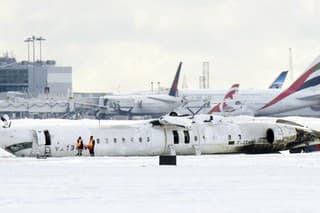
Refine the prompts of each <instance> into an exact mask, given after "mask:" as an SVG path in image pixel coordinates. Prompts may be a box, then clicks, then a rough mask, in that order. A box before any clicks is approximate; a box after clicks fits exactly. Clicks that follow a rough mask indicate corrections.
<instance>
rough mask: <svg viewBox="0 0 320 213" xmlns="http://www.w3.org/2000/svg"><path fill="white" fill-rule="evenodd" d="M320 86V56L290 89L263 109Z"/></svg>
mask: <svg viewBox="0 0 320 213" xmlns="http://www.w3.org/2000/svg"><path fill="white" fill-rule="evenodd" d="M319 85H320V56H318V57H317V58H316V59H315V60H314V61H313V62H312V63H311V64H310V65H309V66H308V68H307V69H306V71H305V72H304V73H303V74H302V75H301V76H300V77H299V78H298V79H297V80H296V81H294V82H293V83H292V84H291V85H290V86H289V87H288V89H286V90H285V91H283V92H282V93H280V94H279V95H278V96H276V97H275V98H274V99H273V100H271V101H270V102H269V103H267V104H266V105H264V106H263V107H262V108H261V109H265V108H267V107H269V106H271V105H273V104H275V103H277V102H279V101H281V100H282V99H284V98H286V97H288V96H289V95H291V94H293V93H295V92H298V91H302V90H305V89H307V88H310V87H315V86H319Z"/></svg>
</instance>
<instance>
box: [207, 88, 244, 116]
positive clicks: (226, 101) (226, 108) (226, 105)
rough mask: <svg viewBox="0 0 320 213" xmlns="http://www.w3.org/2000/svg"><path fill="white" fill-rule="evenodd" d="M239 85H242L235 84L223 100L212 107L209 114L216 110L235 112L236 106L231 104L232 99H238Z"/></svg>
mask: <svg viewBox="0 0 320 213" xmlns="http://www.w3.org/2000/svg"><path fill="white" fill-rule="evenodd" d="M239 86H240V85H239V84H233V85H232V86H231V88H230V90H229V91H228V92H227V94H226V95H225V96H224V98H223V102H222V103H218V104H216V105H215V106H214V107H212V108H211V110H210V111H209V112H208V114H212V113H215V112H233V111H234V110H235V108H233V107H232V106H230V105H229V104H230V102H231V101H236V99H237V96H238V93H239Z"/></svg>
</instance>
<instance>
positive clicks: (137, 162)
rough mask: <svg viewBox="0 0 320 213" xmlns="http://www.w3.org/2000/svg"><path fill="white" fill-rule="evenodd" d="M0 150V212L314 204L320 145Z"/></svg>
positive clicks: (319, 194)
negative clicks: (111, 152)
mask: <svg viewBox="0 0 320 213" xmlns="http://www.w3.org/2000/svg"><path fill="white" fill-rule="evenodd" d="M177 161H178V165H177V166H159V165H158V157H130V158H126V157H117V158H116V157H103V158H89V157H81V158H48V159H33V158H0V212H1V213H2V212H46V213H47V212H57V213H58V212H91V213H93V212H148V213H150V212H152V213H153V212H163V211H166V212H168V211H169V212H246V213H248V212H268V213H273V212H290V213H292V212H308V213H309V212H319V209H318V208H319V207H318V202H319V200H320V153H311V154H297V155H289V154H272V155H213V156H178V159H177Z"/></svg>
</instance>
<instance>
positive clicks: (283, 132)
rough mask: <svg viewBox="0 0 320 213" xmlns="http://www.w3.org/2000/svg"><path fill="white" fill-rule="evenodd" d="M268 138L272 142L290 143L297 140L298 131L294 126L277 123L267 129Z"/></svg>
mask: <svg viewBox="0 0 320 213" xmlns="http://www.w3.org/2000/svg"><path fill="white" fill-rule="evenodd" d="M266 138H267V141H268V142H269V143H270V144H275V143H289V142H293V141H295V140H296V138H297V131H296V129H295V128H293V127H288V126H280V125H276V126H274V127H272V128H269V129H267V132H266Z"/></svg>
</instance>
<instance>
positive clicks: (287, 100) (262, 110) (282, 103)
mask: <svg viewBox="0 0 320 213" xmlns="http://www.w3.org/2000/svg"><path fill="white" fill-rule="evenodd" d="M319 91H320V57H318V58H316V59H315V60H314V62H313V63H311V64H310V66H308V67H307V69H306V71H305V72H304V73H303V74H302V75H301V76H300V77H299V78H298V79H297V80H296V81H295V82H294V83H293V84H291V85H290V86H289V87H288V88H287V89H285V90H283V91H282V90H277V89H267V90H254V89H251V90H240V91H239V95H233V97H234V98H237V99H234V98H233V97H232V98H229V100H228V101H229V102H230V101H231V102H230V103H229V104H227V102H225V105H226V104H227V105H228V107H229V109H230V108H233V109H235V110H233V111H232V112H231V111H230V110H229V112H227V111H226V113H228V114H231V115H235V114H250V115H257V116H267V115H268V116H274V115H286V116H290V115H294V116H299V115H304V116H320V113H319V111H318V110H317V111H311V110H310V108H311V109H313V108H315V109H318V108H319V107H317V106H319V104H320V93H319ZM209 92H210V91H205V93H206V94H207V93H209ZM201 93H202V95H203V94H204V91H202V92H198V94H197V95H200V94H201ZM195 94H196V93H194V92H193V93H192V92H189V93H188V91H186V92H183V95H185V96H190V95H195ZM223 94H226V92H224V93H223V91H214V90H211V96H212V97H215V98H216V101H215V102H216V103H221V101H219V99H220V100H221V99H222V98H221V97H223V96H222V95H223ZM207 95H209V94H207ZM217 97H218V98H217ZM222 108H223V107H222ZM222 108H221V109H222ZM225 109H227V108H225Z"/></svg>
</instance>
